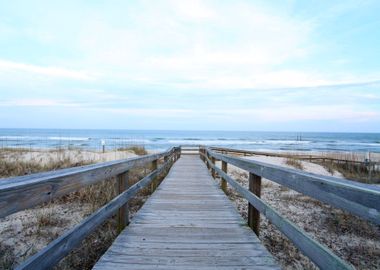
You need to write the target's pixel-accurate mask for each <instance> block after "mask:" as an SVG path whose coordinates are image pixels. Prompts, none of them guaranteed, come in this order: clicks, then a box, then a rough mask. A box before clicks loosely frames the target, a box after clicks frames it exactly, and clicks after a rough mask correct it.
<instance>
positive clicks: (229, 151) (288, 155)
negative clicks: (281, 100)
mask: <svg viewBox="0 0 380 270" xmlns="http://www.w3.org/2000/svg"><path fill="white" fill-rule="evenodd" d="M210 149H211V150H213V151H215V152H218V153H222V154H240V155H243V156H244V155H245V156H246V155H257V156H267V157H283V158H296V159H301V160H310V161H318V160H321V161H325V162H326V161H330V162H339V163H353V164H361V165H363V166H370V165H372V166H373V165H380V162H378V161H369V162H365V161H359V160H351V159H340V158H333V157H324V156H318V155H315V154H299V153H271V152H263V151H252V150H242V149H233V148H225V147H210Z"/></svg>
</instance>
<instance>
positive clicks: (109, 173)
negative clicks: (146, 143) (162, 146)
mask: <svg viewBox="0 0 380 270" xmlns="http://www.w3.org/2000/svg"><path fill="white" fill-rule="evenodd" d="M180 153H181V149H180V147H173V148H171V149H170V150H168V151H165V152H162V153H158V154H153V155H146V156H142V157H136V158H130V159H126V160H119V161H112V162H105V163H99V164H94V165H88V166H83V167H77V168H69V169H63V170H57V171H53V172H45V173H37V174H32V175H28V176H21V177H13V178H7V179H0V217H4V216H7V215H10V214H12V213H15V212H17V211H20V210H24V209H27V208H31V207H33V206H36V205H38V204H41V203H44V202H48V201H50V200H51V199H53V198H58V197H60V196H63V195H65V194H68V193H70V192H74V191H77V190H78V189H80V188H83V187H86V186H88V185H91V184H95V183H97V182H100V181H102V180H106V179H108V178H111V177H114V176H117V180H118V192H119V195H118V196H117V197H115V198H114V199H113V200H111V201H110V202H108V203H107V204H106V205H104V206H103V207H101V208H100V209H98V210H97V211H96V212H95V213H93V214H92V215H90V216H89V217H87V218H85V219H84V220H83V221H82V222H81V223H80V224H78V225H77V226H75V227H74V228H72V229H70V230H69V231H67V232H66V233H64V234H63V235H62V236H60V237H58V238H57V239H55V240H54V241H52V242H51V243H50V244H49V245H47V246H46V247H45V248H44V249H42V250H41V251H39V252H38V253H37V254H35V255H33V256H31V257H29V258H28V259H27V260H26V261H25V262H24V263H22V264H21V265H19V266H18V267H17V268H16V269H51V268H52V267H54V265H56V264H57V263H58V262H59V261H60V260H61V259H62V258H63V257H65V256H66V255H67V254H68V253H69V252H70V251H71V250H73V249H74V248H75V247H77V246H79V245H80V243H81V241H82V240H83V239H84V238H86V237H87V236H88V235H89V234H90V233H91V232H93V231H94V230H95V229H96V228H97V227H99V226H100V225H101V224H102V223H103V222H104V221H105V220H106V219H107V218H110V217H111V216H113V215H114V214H115V213H118V229H119V231H121V230H122V229H123V228H124V227H125V226H126V225H127V224H128V222H129V217H128V207H127V203H128V201H129V199H131V198H132V197H133V196H134V195H135V194H136V193H137V192H138V191H140V190H142V189H143V188H145V187H147V186H148V185H149V184H151V189H152V191H154V189H155V188H156V187H157V185H158V183H157V178H158V176H159V175H161V174H162V173H163V172H164V171H166V170H167V169H168V168H169V167H170V166H171V165H172V164H173V163H174V162H175V161H176V160H177V159H178V158H179V157H180ZM161 158H163V159H164V163H163V164H162V165H161V166H160V167H158V160H159V159H161ZM149 163H151V164H152V172H151V173H150V174H148V175H147V176H145V177H144V178H143V179H142V180H140V181H138V182H137V183H135V184H134V185H132V186H131V187H129V188H128V171H129V170H130V169H133V168H135V167H141V166H144V165H146V164H149Z"/></svg>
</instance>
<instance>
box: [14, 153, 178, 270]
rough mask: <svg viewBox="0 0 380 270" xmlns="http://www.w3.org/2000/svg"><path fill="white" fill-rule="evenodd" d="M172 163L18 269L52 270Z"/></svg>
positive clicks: (116, 198)
mask: <svg viewBox="0 0 380 270" xmlns="http://www.w3.org/2000/svg"><path fill="white" fill-rule="evenodd" d="M170 164H171V163H170V161H168V162H167V163H165V164H164V165H163V166H162V167H160V168H159V169H157V170H155V171H153V172H151V173H150V174H148V175H147V176H146V177H144V178H143V179H142V180H140V181H139V182H137V183H136V184H134V185H132V186H131V187H130V188H128V189H127V190H126V191H124V192H123V193H121V194H120V195H118V196H117V197H115V198H114V199H113V200H112V201H110V202H109V203H107V204H106V205H105V206H103V207H102V208H100V209H99V210H97V211H96V212H95V213H93V214H92V215H91V216H89V217H88V218H86V219H85V220H84V221H82V222H81V223H80V224H79V225H77V226H75V227H74V228H72V229H70V230H69V231H67V232H66V233H64V234H63V235H62V236H60V237H58V238H57V239H55V240H54V241H53V242H51V243H50V244H49V245H47V246H46V247H45V248H44V249H43V250H41V251H40V252H38V253H37V254H35V255H34V256H31V257H29V258H28V259H27V260H26V261H25V262H24V263H22V264H21V265H20V266H18V267H17V268H16V269H18V270H21V269H50V268H52V267H53V266H54V265H55V264H56V263H58V262H59V261H60V260H61V259H62V258H63V257H65V256H66V255H67V254H68V253H69V252H70V251H71V250H72V249H74V248H75V247H77V246H78V245H79V244H80V243H81V241H82V240H83V239H84V238H85V237H86V236H88V235H89V234H90V233H91V232H93V231H94V230H95V229H96V228H97V227H98V226H99V225H101V224H102V223H103V222H104V221H105V220H106V219H107V218H109V217H111V216H112V215H113V214H114V213H115V212H116V211H117V210H118V209H119V208H120V207H122V206H123V205H124V204H125V203H127V202H128V200H129V199H130V198H132V197H133V196H134V195H135V194H136V193H137V192H138V191H140V190H141V189H143V188H144V187H146V186H148V185H149V184H150V183H151V182H152V181H153V179H155V177H157V176H158V175H159V174H160V173H162V172H163V171H164V170H166V169H167V167H168V166H170Z"/></svg>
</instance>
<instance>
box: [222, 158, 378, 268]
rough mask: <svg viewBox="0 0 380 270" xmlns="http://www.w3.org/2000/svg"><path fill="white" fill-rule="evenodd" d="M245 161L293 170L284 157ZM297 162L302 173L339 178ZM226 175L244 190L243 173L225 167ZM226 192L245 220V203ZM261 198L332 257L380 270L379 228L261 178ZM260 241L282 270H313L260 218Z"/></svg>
mask: <svg viewBox="0 0 380 270" xmlns="http://www.w3.org/2000/svg"><path fill="white" fill-rule="evenodd" d="M245 158H246V159H251V160H257V161H260V162H265V163H269V164H273V165H278V166H282V167H287V168H292V169H295V168H293V167H292V166H290V165H288V164H286V158H281V157H266V156H251V157H245ZM301 163H302V166H303V171H306V172H309V173H314V174H319V175H325V176H334V177H338V178H343V176H342V175H341V174H340V173H339V172H336V171H335V172H333V174H332V173H330V172H328V171H327V170H326V169H325V168H324V167H323V166H321V165H318V164H314V163H310V162H307V161H301ZM218 166H220V164H219V165H218ZM228 173H229V175H231V176H232V177H233V178H234V179H236V180H237V181H238V182H239V183H240V184H241V185H243V186H245V187H246V188H248V173H247V172H246V171H244V170H242V169H240V168H237V167H235V166H232V165H230V164H229V165H228ZM227 193H228V195H229V197H230V199H231V200H232V201H233V202H234V204H235V205H236V207H237V209H238V210H239V212H240V213H241V214H242V216H243V217H244V218H247V210H248V203H247V201H246V200H245V199H244V198H242V197H241V196H240V195H239V194H237V193H236V192H234V190H233V189H231V188H228V192H227ZM261 197H262V199H263V200H264V201H265V202H267V203H269V204H270V205H271V206H272V207H273V208H275V209H276V210H277V211H278V212H279V213H280V214H281V215H283V216H285V217H286V218H288V219H289V220H290V221H292V222H293V223H295V224H296V225H297V226H298V227H300V228H302V229H303V230H305V231H306V232H307V233H309V234H310V235H311V236H312V237H313V238H314V239H316V240H317V241H319V242H320V243H322V244H324V245H325V246H327V247H328V248H330V249H332V250H333V251H334V253H335V254H337V255H338V256H340V257H341V258H343V259H345V260H347V261H349V262H351V263H352V264H354V265H355V267H356V268H357V269H380V227H378V226H376V225H374V224H372V223H370V222H366V221H364V220H361V219H360V218H357V217H355V216H352V215H350V214H348V213H347V212H344V211H342V210H339V209H335V208H333V207H331V206H329V205H327V204H324V203H321V202H319V201H317V200H315V199H313V198H310V197H308V196H305V195H303V194H301V193H298V192H296V191H293V190H291V189H288V188H286V187H283V186H281V185H279V184H277V183H275V182H273V181H270V180H267V179H262V195H261ZM260 240H261V241H262V242H263V243H264V245H265V246H266V247H267V249H268V250H269V251H270V252H271V253H272V254H274V256H275V257H276V258H277V260H278V261H279V262H280V264H281V265H282V267H283V268H284V269H317V268H316V267H315V266H314V265H313V264H312V263H311V262H310V260H309V259H308V258H306V257H305V256H304V255H302V253H301V252H300V251H298V250H297V249H296V248H295V247H294V245H293V244H292V243H291V242H290V241H289V240H287V238H286V237H285V236H283V235H282V234H281V233H280V232H279V231H278V230H277V229H276V228H275V227H274V225H272V224H270V222H268V221H267V220H266V219H265V218H264V217H262V218H261V222H260Z"/></svg>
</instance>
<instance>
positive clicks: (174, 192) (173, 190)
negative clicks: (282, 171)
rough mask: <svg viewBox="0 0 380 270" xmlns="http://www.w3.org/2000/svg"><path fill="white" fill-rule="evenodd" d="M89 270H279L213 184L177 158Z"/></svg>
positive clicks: (202, 168) (194, 159) (190, 158)
mask: <svg viewBox="0 0 380 270" xmlns="http://www.w3.org/2000/svg"><path fill="white" fill-rule="evenodd" d="M94 269H96V270H100V269H280V267H279V266H278V265H277V264H276V262H275V261H274V259H273V257H272V255H271V254H270V253H269V252H268V251H267V250H266V249H265V247H264V246H263V245H262V244H261V242H260V241H259V239H258V238H257V236H256V235H255V234H254V233H253V231H252V230H251V229H250V228H249V227H248V226H247V225H246V222H245V221H244V220H243V219H242V217H241V216H240V215H239V213H238V212H237V211H236V209H235V208H234V206H233V204H232V203H231V202H230V201H229V199H228V198H227V197H226V195H225V194H224V193H223V192H222V190H220V189H219V187H218V185H217V184H216V183H215V182H214V181H213V179H212V177H211V175H210V174H209V172H208V170H207V167H206V165H205V164H204V163H203V162H202V161H201V160H200V158H199V156H198V155H182V156H181V158H180V159H179V160H178V161H177V162H176V163H175V164H174V165H173V167H172V169H171V171H170V172H169V174H168V176H167V177H166V178H165V180H164V181H163V182H162V184H161V185H160V186H159V188H158V189H157V190H156V191H155V192H154V193H153V195H152V196H151V197H150V198H149V199H148V201H147V202H146V203H145V204H144V206H143V207H142V208H141V210H140V211H139V212H138V213H137V215H136V216H135V217H134V219H133V220H132V222H131V224H130V225H129V226H128V227H127V228H126V229H125V230H124V231H123V232H122V233H121V234H120V235H119V236H118V237H117V239H116V240H115V242H114V243H113V245H112V246H111V247H110V248H109V249H108V251H107V252H106V253H105V254H104V255H103V256H102V257H101V259H100V260H99V261H98V262H97V264H96V265H95V266H94Z"/></svg>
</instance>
